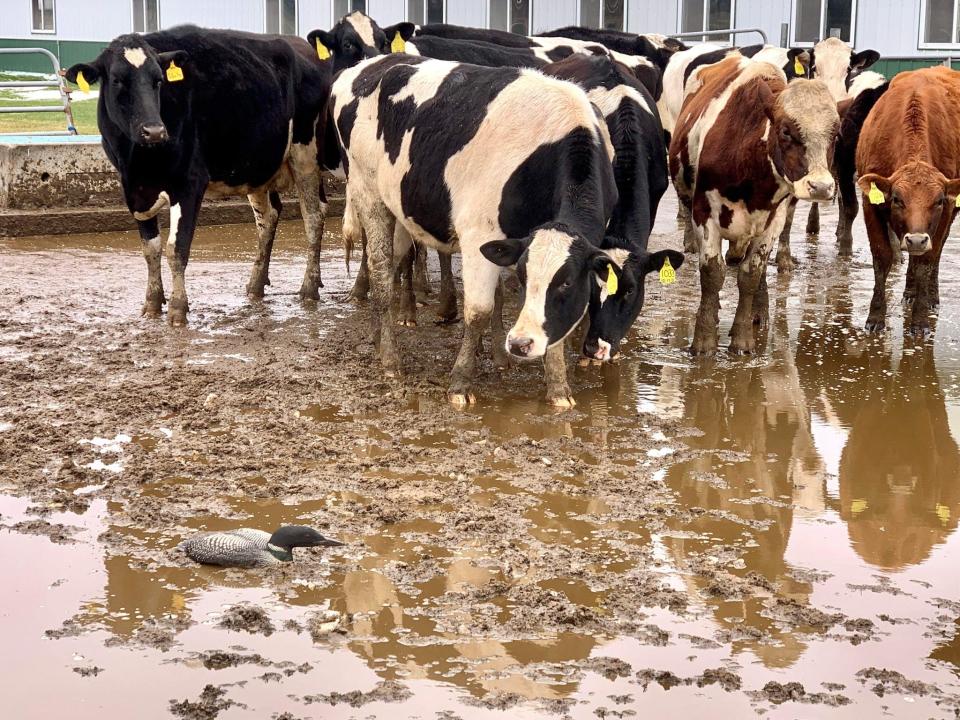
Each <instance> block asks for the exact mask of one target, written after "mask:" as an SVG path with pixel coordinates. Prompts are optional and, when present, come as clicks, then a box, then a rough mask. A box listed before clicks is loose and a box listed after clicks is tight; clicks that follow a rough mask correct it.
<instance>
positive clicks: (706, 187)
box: [670, 56, 840, 354]
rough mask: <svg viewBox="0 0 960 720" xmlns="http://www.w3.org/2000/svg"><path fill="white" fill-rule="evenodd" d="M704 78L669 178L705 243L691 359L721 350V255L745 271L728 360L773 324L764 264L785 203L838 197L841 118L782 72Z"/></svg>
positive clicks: (743, 65) (814, 90) (750, 64)
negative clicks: (835, 166)
mask: <svg viewBox="0 0 960 720" xmlns="http://www.w3.org/2000/svg"><path fill="white" fill-rule="evenodd" d="M701 79H702V82H703V84H702V86H701V87H700V89H699V90H698V91H697V92H696V93H694V94H693V95H691V96H690V97H689V98H687V101H686V102H685V103H684V106H683V109H682V110H681V112H680V117H679V119H678V121H677V126H676V131H675V133H674V135H673V139H672V141H671V143H670V173H671V175H672V176H673V182H674V185H675V186H676V188H677V194H678V195H679V197H680V200H681V202H683V204H684V205H686V206H687V207H688V208H689V209H690V215H691V219H692V221H693V225H694V228H695V230H696V233H697V235H698V236H700V237H699V238H698V239H699V246H700V289H701V296H700V309H699V311H698V313H697V323H696V329H695V331H694V336H693V345H692V347H691V351H692V352H693V353H695V354H702V353H712V352H714V351H716V349H717V323H718V321H719V310H720V287H721V286H722V285H723V277H724V268H723V261H722V258H721V255H720V250H721V245H722V242H723V240H727V241H728V242H729V244H730V247H729V249H728V251H727V261H728V262H733V261H735V262H736V263H737V264H738V265H739V266H740V272H739V275H738V279H737V286H738V288H739V290H740V302H739V304H738V305H737V314H736V317H735V319H734V322H733V328H732V329H731V331H730V334H731V336H732V338H731V341H730V351H731V352H733V353H751V352H753V351H754V348H755V340H754V335H753V326H754V323H755V322H760V323H765V322H766V318H767V304H766V297H767V292H766V291H767V284H766V274H765V270H766V265H767V258H768V256H769V255H770V249H771V248H772V247H773V242H774V240H775V239H776V238H777V237H778V236H779V235H780V231H781V229H782V228H783V223H784V220H785V218H786V212H787V208H788V206H789V202H788V200H789V199H790V198H794V197H798V198H801V199H803V200H816V201H826V200H831V199H832V198H833V195H834V191H835V183H834V180H833V175H832V173H831V172H830V164H831V159H832V155H833V147H834V143H835V141H836V137H837V129H838V127H839V124H840V118H839V116H838V114H837V107H836V104H835V103H834V100H833V98H832V97H831V95H830V92H829V90H828V89H827V86H826V85H825V84H824V83H823V82H821V81H819V80H794V81H793V82H792V83H790V85H787V82H786V77H785V76H784V74H783V71H782V70H781V69H780V68H776V67H774V66H773V65H770V64H768V63H764V62H756V61H753V60H749V59H746V58H742V57H736V56H734V57H730V58H728V59H726V60H724V61H723V62H721V63H718V64H716V65H714V66H712V67H710V68H707V69H705V70H704V71H703V72H702V74H701ZM754 295H756V296H757V304H756V307H755V306H754Z"/></svg>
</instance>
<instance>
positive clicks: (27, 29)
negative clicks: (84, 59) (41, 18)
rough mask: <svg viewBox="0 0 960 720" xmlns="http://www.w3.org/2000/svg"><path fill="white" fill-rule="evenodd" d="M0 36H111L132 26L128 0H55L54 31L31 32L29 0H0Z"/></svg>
mask: <svg viewBox="0 0 960 720" xmlns="http://www.w3.org/2000/svg"><path fill="white" fill-rule="evenodd" d="M0 6H2V7H0V37H4V38H36V39H38V40H112V39H113V38H115V37H116V36H117V35H123V34H125V33H128V32H131V31H132V30H133V4H132V1H131V0H97V3H96V8H95V9H94V8H91V7H90V4H89V3H87V2H84V1H83V0H56V3H55V6H54V25H55V27H56V33H53V34H51V33H34V32H32V25H33V17H32V15H31V7H32V6H31V4H30V0H0Z"/></svg>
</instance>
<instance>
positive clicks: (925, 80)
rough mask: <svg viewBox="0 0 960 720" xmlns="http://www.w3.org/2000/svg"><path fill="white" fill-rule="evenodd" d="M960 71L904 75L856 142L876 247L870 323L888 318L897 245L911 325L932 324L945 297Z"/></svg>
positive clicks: (958, 169)
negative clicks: (942, 281) (906, 260)
mask: <svg viewBox="0 0 960 720" xmlns="http://www.w3.org/2000/svg"><path fill="white" fill-rule="evenodd" d="M957 117H960V72H956V71H954V70H950V69H948V68H945V67H935V68H925V69H923V70H915V71H913V72H905V73H901V74H899V75H897V76H896V77H895V78H894V79H893V81H892V82H891V83H890V88H889V89H888V90H887V92H886V94H884V95H883V97H881V98H880V100H878V101H877V104H876V105H875V106H874V108H873V111H872V112H871V113H870V116H869V117H868V118H867V121H866V123H865V124H864V126H863V132H862V133H861V135H860V144H859V146H858V148H857V172H858V173H859V175H860V179H859V181H858V184H859V185H860V189H861V190H862V191H863V194H864V200H863V219H864V222H865V223H866V225H867V235H868V236H869V238H870V252H871V253H872V254H873V277H874V286H873V300H872V301H871V303H870V315H869V317H868V318H867V324H866V327H867V330H869V331H870V332H879V331H881V330H883V328H884V327H885V325H886V315H887V300H886V284H887V273H888V272H889V271H890V265H891V264H892V262H893V259H894V253H899V252H900V251H902V250H905V251H906V252H907V253H909V255H910V264H909V266H908V268H907V282H906V289H905V290H904V294H903V295H904V300H905V301H908V302H909V301H910V300H911V299H912V300H913V314H912V318H911V322H910V332H912V333H914V334H916V335H926V334H927V333H928V332H929V331H930V318H929V315H930V311H931V310H934V309H935V308H936V307H937V306H938V305H939V304H940V288H939V278H938V272H939V266H940V253H941V252H943V243H944V241H945V240H946V238H947V234H948V233H949V231H950V225H951V224H952V223H953V218H954V216H955V215H956V213H957V207H956V203H957V195H960V179H957V178H960V129H958V128H957V124H956V121H957Z"/></svg>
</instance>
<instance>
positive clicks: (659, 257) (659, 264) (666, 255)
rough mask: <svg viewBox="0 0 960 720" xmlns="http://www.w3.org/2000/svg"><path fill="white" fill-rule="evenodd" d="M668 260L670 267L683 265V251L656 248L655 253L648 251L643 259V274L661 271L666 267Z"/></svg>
mask: <svg viewBox="0 0 960 720" xmlns="http://www.w3.org/2000/svg"><path fill="white" fill-rule="evenodd" d="M668 261H669V262H670V267H671V268H673V269H674V270H676V269H677V268H678V267H680V266H681V265H683V253H682V252H677V251H676V250H657V252H655V253H649V254H648V255H647V256H646V257H645V258H644V259H643V274H644V275H647V274H648V273H652V272H660V271H662V270H663V269H664V268H666V267H667V262H668Z"/></svg>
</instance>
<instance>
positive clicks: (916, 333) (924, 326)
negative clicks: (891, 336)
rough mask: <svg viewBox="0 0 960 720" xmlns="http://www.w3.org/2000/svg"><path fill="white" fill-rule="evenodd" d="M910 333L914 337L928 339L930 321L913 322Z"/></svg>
mask: <svg viewBox="0 0 960 720" xmlns="http://www.w3.org/2000/svg"><path fill="white" fill-rule="evenodd" d="M910 334H911V335H913V337H915V338H918V339H921V340H923V339H926V338H928V337H930V325H929V324H928V323H925V322H922V323H911V324H910Z"/></svg>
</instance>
